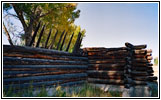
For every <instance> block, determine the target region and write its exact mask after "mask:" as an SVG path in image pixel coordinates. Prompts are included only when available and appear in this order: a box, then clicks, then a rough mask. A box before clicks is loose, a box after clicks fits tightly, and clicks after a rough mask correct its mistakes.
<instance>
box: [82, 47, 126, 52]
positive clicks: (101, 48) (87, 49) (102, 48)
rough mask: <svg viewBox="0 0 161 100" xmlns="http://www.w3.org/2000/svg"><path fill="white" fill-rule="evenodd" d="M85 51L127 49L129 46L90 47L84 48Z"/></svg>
mask: <svg viewBox="0 0 161 100" xmlns="http://www.w3.org/2000/svg"><path fill="white" fill-rule="evenodd" d="M83 50H84V51H87V52H90V51H91V52H95V51H118V50H127V47H116V48H104V47H90V48H83Z"/></svg>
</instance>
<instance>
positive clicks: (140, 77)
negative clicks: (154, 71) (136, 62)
mask: <svg viewBox="0 0 161 100" xmlns="http://www.w3.org/2000/svg"><path fill="white" fill-rule="evenodd" d="M132 79H133V80H139V81H154V80H157V77H155V76H153V77H149V76H138V77H132Z"/></svg>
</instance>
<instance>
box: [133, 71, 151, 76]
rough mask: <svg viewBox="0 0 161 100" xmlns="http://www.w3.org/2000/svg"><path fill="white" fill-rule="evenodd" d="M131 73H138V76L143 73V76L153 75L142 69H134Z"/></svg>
mask: <svg viewBox="0 0 161 100" xmlns="http://www.w3.org/2000/svg"><path fill="white" fill-rule="evenodd" d="M131 74H133V75H136V76H142V75H143V76H148V75H151V74H149V73H147V72H141V71H132V72H131Z"/></svg>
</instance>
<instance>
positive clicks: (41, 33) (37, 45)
mask: <svg viewBox="0 0 161 100" xmlns="http://www.w3.org/2000/svg"><path fill="white" fill-rule="evenodd" d="M44 29H45V25H44V26H43V28H42V30H41V32H40V36H39V39H38V41H37V44H36V47H39V44H40V40H41V37H42V35H43V32H44Z"/></svg>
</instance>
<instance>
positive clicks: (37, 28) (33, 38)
mask: <svg viewBox="0 0 161 100" xmlns="http://www.w3.org/2000/svg"><path fill="white" fill-rule="evenodd" d="M40 24H41V22H39V24H38V26H37V27H36V30H35V32H34V34H33V36H32V40H31V42H30V44H29V46H32V44H33V43H34V41H35V37H36V35H37V32H38V30H39V28H40Z"/></svg>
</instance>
